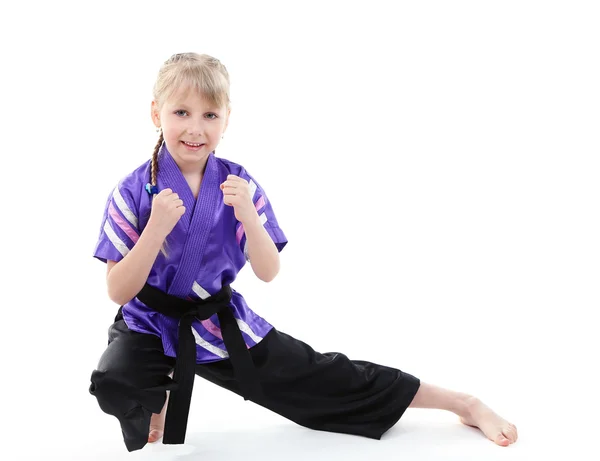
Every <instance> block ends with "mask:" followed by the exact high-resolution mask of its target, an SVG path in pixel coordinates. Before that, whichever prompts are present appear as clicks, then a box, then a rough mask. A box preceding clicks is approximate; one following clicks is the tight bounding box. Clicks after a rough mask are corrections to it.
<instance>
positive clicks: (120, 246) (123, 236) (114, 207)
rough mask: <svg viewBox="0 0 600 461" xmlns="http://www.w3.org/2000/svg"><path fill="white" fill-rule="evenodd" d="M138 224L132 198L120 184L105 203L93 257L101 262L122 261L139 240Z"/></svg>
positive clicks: (135, 205) (136, 210) (136, 207)
mask: <svg viewBox="0 0 600 461" xmlns="http://www.w3.org/2000/svg"><path fill="white" fill-rule="evenodd" d="M138 223H139V221H138V206H137V204H136V203H135V200H134V197H133V195H132V194H131V192H130V191H129V190H127V188H125V187H123V185H122V183H120V184H119V185H117V186H116V187H115V189H114V190H113V191H112V192H111V194H110V195H109V197H108V200H107V201H106V206H105V209H104V215H103V217H102V224H101V226H100V235H99V237H98V241H97V243H96V248H95V250H94V257H95V258H97V259H99V260H100V261H102V262H106V261H107V260H113V261H117V262H118V261H120V260H122V259H123V258H124V257H125V255H127V253H129V251H130V250H131V249H132V248H133V246H134V245H135V243H136V242H137V241H138V239H139V236H140V231H139V224H138Z"/></svg>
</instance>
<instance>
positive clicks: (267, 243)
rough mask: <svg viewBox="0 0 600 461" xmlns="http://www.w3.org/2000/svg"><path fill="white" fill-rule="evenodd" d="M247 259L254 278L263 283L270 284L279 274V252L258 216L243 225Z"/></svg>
mask: <svg viewBox="0 0 600 461" xmlns="http://www.w3.org/2000/svg"><path fill="white" fill-rule="evenodd" d="M244 230H245V233H246V242H247V245H248V258H249V259H250V265H251V266H252V270H253V271H254V273H255V274H256V276H257V277H258V278H259V279H261V280H262V281H263V282H270V281H271V280H273V279H274V278H275V276H276V275H277V273H278V272H279V252H278V251H277V247H276V246H275V244H274V243H273V240H272V239H271V236H270V235H269V234H268V233H267V230H266V229H265V228H264V226H263V225H262V223H261V222H260V218H259V217H258V215H257V216H256V219H255V220H253V221H252V222H250V223H244Z"/></svg>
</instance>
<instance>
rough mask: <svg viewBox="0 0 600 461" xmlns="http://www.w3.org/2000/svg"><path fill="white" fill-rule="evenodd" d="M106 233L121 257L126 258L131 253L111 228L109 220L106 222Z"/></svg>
mask: <svg viewBox="0 0 600 461" xmlns="http://www.w3.org/2000/svg"><path fill="white" fill-rule="evenodd" d="M104 233H105V234H106V236H107V237H108V239H109V240H110V241H111V242H112V244H113V245H114V246H115V248H116V249H117V251H118V252H119V253H121V255H123V256H125V255H126V254H127V253H129V248H127V245H125V243H124V242H123V240H121V239H120V238H119V236H118V235H117V234H116V233H115V231H114V230H113V228H112V227H111V226H110V224H109V222H108V219H107V220H106V221H105V222H104Z"/></svg>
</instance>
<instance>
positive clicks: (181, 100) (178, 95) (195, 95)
mask: <svg viewBox="0 0 600 461" xmlns="http://www.w3.org/2000/svg"><path fill="white" fill-rule="evenodd" d="M165 103H166V105H169V106H187V107H197V108H201V109H211V110H217V109H219V107H218V106H217V105H216V104H213V103H212V102H211V101H210V100H209V99H208V98H207V97H206V96H205V95H203V94H201V93H200V92H199V91H198V90H196V89H193V88H181V89H178V90H176V91H174V92H173V94H172V95H171V96H170V97H169V98H168V99H167V100H166V101H165Z"/></svg>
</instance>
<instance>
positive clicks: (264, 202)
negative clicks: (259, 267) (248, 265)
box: [236, 170, 288, 261]
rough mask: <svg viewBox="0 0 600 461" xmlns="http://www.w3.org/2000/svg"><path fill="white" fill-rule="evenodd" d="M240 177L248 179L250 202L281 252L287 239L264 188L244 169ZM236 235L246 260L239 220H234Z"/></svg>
mask: <svg viewBox="0 0 600 461" xmlns="http://www.w3.org/2000/svg"><path fill="white" fill-rule="evenodd" d="M240 177H241V178H243V179H245V180H246V181H248V184H249V185H250V196H251V197H252V202H253V203H254V206H255V208H256V211H257V212H258V216H259V217H260V222H261V223H262V225H263V226H264V228H265V230H266V231H267V233H268V234H269V236H270V237H271V239H272V240H273V243H275V246H276V247H277V251H279V252H281V250H283V248H284V247H285V246H286V245H287V243H288V240H287V237H286V236H285V234H284V232H283V230H282V229H281V228H280V227H279V223H278V222H277V217H276V216H275V211H274V209H273V205H272V204H271V201H270V200H269V198H268V197H267V194H266V192H265V190H264V189H263V188H262V187H261V186H260V184H259V183H258V182H257V181H256V180H255V179H254V178H253V177H252V176H251V175H250V174H249V173H248V172H247V171H246V170H242V171H241V172H240ZM236 237H237V241H238V244H239V245H240V250H241V251H243V252H244V256H245V257H246V260H247V261H248V260H249V259H248V247H247V242H246V233H245V232H244V226H243V225H242V224H241V223H240V222H239V221H238V222H236Z"/></svg>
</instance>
